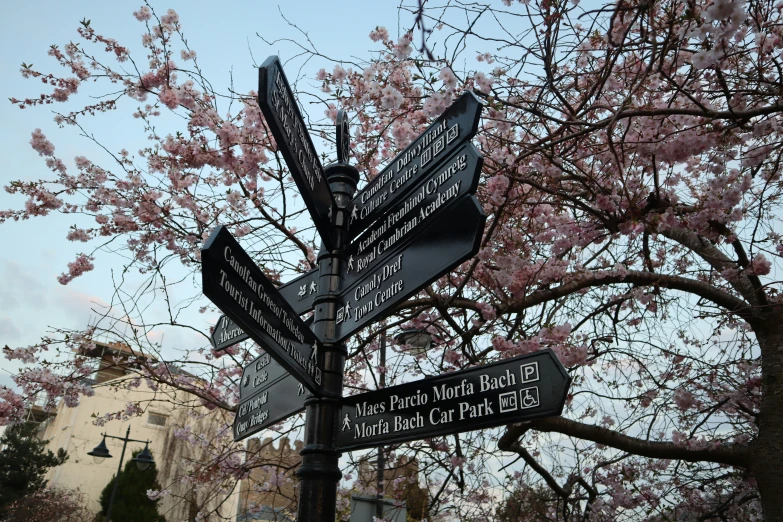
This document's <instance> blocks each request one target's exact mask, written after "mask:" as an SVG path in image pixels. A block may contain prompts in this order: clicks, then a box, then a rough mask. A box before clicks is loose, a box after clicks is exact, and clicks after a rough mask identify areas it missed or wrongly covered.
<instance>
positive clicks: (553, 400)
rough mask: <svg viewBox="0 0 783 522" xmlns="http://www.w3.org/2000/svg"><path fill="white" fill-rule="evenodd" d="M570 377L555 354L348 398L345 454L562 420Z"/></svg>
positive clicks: (545, 352) (341, 440) (343, 416)
mask: <svg viewBox="0 0 783 522" xmlns="http://www.w3.org/2000/svg"><path fill="white" fill-rule="evenodd" d="M570 383H571V378H570V376H569V375H568V373H567V372H566V370H565V368H563V365H562V364H561V363H560V361H559V360H558V359H557V357H556V356H555V354H554V353H553V352H552V350H549V349H547V350H541V351H538V352H535V353H531V354H528V355H521V356H519V357H514V358H513V359H508V360H506V361H500V362H497V363H492V364H487V365H485V366H479V367H477V368H471V369H468V370H462V371H458V372H454V373H449V374H444V375H439V376H437V377H428V378H426V379H421V380H419V381H415V382H409V383H406V384H401V385H399V386H393V387H391V388H384V389H381V390H377V391H372V392H367V393H362V394H359V395H354V396H352V397H346V398H344V399H343V404H342V410H341V413H340V435H339V443H338V447H339V448H340V449H341V450H343V451H347V450H356V449H361V448H371V447H376V446H381V445H384V444H391V443H396V442H406V441H411V440H418V439H425V438H432V437H439V436H443V435H449V434H452V433H460V432H463V431H471V430H476V429H480V428H490V427H494V426H501V425H503V424H508V423H511V422H520V421H524V420H530V419H537V418H541V417H550V416H554V415H560V413H561V412H562V411H563V405H564V404H565V400H566V396H567V394H568V387H569V385H570Z"/></svg>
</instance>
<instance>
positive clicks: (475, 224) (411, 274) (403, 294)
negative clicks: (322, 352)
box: [335, 196, 486, 342]
mask: <svg viewBox="0 0 783 522" xmlns="http://www.w3.org/2000/svg"><path fill="white" fill-rule="evenodd" d="M485 221H486V216H485V215H484V211H483V210H482V208H481V204H480V203H479V202H478V200H476V198H475V196H467V197H464V198H462V199H461V200H460V201H458V202H457V203H456V204H454V205H452V206H451V208H449V209H448V210H446V211H444V212H442V213H440V217H439V218H432V224H431V225H429V227H427V228H426V229H424V230H423V231H421V232H420V233H419V234H418V235H417V236H415V238H413V240H412V241H410V242H409V243H408V244H407V245H406V246H405V247H404V248H402V249H401V250H399V251H397V252H396V254H395V255H393V256H392V257H391V258H390V259H388V261H387V262H385V263H381V264H380V265H376V268H375V269H373V270H368V271H366V272H364V275H363V277H361V278H360V279H358V280H356V282H355V283H354V284H353V285H352V286H350V287H347V288H345V289H344V290H343V291H342V292H341V293H340V301H341V304H340V308H338V309H337V321H336V326H335V330H336V334H335V337H336V338H337V340H338V342H339V341H342V340H343V339H345V338H346V337H348V336H349V335H351V334H353V333H355V332H356V331H358V330H360V329H361V328H364V327H365V326H367V325H368V324H369V323H371V322H372V321H377V320H380V319H381V318H383V317H385V316H386V315H388V314H389V313H391V312H392V308H393V307H394V306H395V305H396V304H397V303H399V302H401V301H403V300H405V299H407V298H408V297H410V296H411V295H413V294H415V293H416V292H418V291H419V290H421V289H422V288H423V287H424V286H426V285H428V284H430V283H431V282H432V281H434V280H435V279H437V278H439V277H440V276H442V275H443V274H445V273H446V272H448V271H450V270H452V269H453V268H454V267H456V266H459V265H460V264H461V263H462V262H463V261H465V260H467V259H470V258H471V257H473V256H474V255H475V254H476V252H478V250H479V247H480V245H481V235H482V233H483V231H484V222H485Z"/></svg>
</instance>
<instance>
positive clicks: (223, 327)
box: [201, 56, 571, 522]
mask: <svg viewBox="0 0 783 522" xmlns="http://www.w3.org/2000/svg"><path fill="white" fill-rule="evenodd" d="M258 103H259V106H260V108H261V111H262V112H263V114H264V117H265V120H266V124H267V126H268V127H269V129H270V131H271V133H272V135H273V136H274V138H275V142H276V144H277V148H278V150H279V152H280V153H281V155H282V156H283V159H284V160H285V163H286V165H287V167H288V169H289V171H290V173H291V176H292V178H293V179H294V181H295V182H296V186H297V188H298V189H299V191H300V193H301V196H302V201H303V202H304V204H305V206H306V207H307V210H308V211H309V213H310V216H311V217H312V219H313V222H314V224H315V228H316V230H317V231H318V235H319V236H320V239H321V242H322V249H321V251H320V252H319V254H318V268H317V269H315V270H312V271H310V272H308V273H306V274H303V275H301V276H299V277H298V278H296V279H294V280H293V281H289V282H288V283H287V284H285V285H282V286H281V287H279V288H275V286H274V285H273V284H272V282H271V281H269V279H267V278H266V276H265V275H264V273H263V272H262V271H261V269H259V267H258V266H256V265H255V263H254V262H253V260H252V258H251V257H250V256H249V255H248V254H247V253H246V252H245V251H244V250H243V249H242V248H241V247H240V246H239V243H237V241H236V240H235V239H234V237H233V236H232V235H231V233H230V232H229V231H228V230H227V229H226V228H224V227H222V226H219V227H217V228H216V229H215V231H214V232H213V233H212V234H211V235H210V237H209V239H208V240H207V241H206V243H205V244H204V246H203V248H202V251H201V259H202V280H203V286H204V294H205V295H206V296H207V297H208V298H209V299H210V300H211V301H212V302H213V303H214V304H215V305H216V306H217V307H218V308H219V309H220V310H222V312H223V313H224V314H225V317H223V318H221V319H220V321H219V322H218V325H217V326H216V327H215V329H214V332H213V335H212V341H213V345H214V347H215V349H216V350H221V349H225V348H227V347H229V346H232V345H234V344H236V343H237V342H239V341H240V340H243V339H246V338H250V339H252V340H253V341H255V342H256V343H257V344H258V345H259V346H260V347H261V348H263V350H264V353H263V354H261V355H260V356H259V357H258V358H256V359H255V360H254V361H253V362H252V363H250V364H249V365H248V366H247V367H245V368H244V369H243V373H242V380H241V381H240V383H239V404H238V406H237V414H236V416H235V418H234V430H233V432H234V440H237V441H238V440H242V439H244V438H246V437H249V436H251V435H253V434H255V433H258V432H259V431H260V430H262V429H265V428H268V427H270V426H273V425H275V424H277V423H279V422H281V421H283V420H285V419H286V418H288V417H289V416H291V415H293V414H295V413H297V412H301V411H302V410H304V409H305V403H307V406H306V410H307V414H306V417H305V439H306V441H307V443H306V445H305V450H304V451H303V452H302V454H301V456H302V465H301V467H300V469H299V471H298V473H297V475H298V476H299V477H300V481H299V488H300V494H299V508H298V514H297V519H298V520H302V521H304V520H307V521H308V522H333V521H334V517H335V512H336V490H337V482H338V481H339V477H341V476H342V473H341V471H340V469H339V453H340V452H342V451H350V450H355V449H362V448H370V447H376V446H382V445H386V444H390V443H401V442H406V441H411V440H417V439H422V438H431V437H438V436H443V435H448V434H453V433H459V432H463V431H469V430H476V429H482V428H488V427H494V426H499V425H502V424H507V423H511V422H518V421H523V420H526V419H536V418H540V417H546V416H552V415H559V414H560V413H561V411H562V409H563V405H564V404H565V399H566V395H567V393H568V387H569V384H570V381H571V379H570V377H569V376H568V374H567V373H566V371H565V369H564V368H563V366H562V364H560V362H559V361H558V360H557V357H555V355H554V353H553V352H552V351H551V350H543V351H539V352H535V353H531V354H528V355H523V356H519V357H515V358H513V359H508V360H504V361H499V362H495V363H492V364H488V365H485V366H478V367H474V368H470V369H467V370H462V371H457V372H454V373H450V374H443V375H437V376H433V377H428V378H425V379H421V380H418V381H413V382H408V383H405V384H400V385H398V386H394V387H391V388H384V389H380V390H376V391H371V392H367V393H362V394H359V395H354V396H351V397H342V396H341V392H342V390H343V378H344V376H343V372H344V363H345V353H346V346H345V344H344V341H345V340H346V339H348V338H349V337H350V336H351V335H352V334H354V333H356V332H358V331H359V330H361V329H362V328H365V327H367V326H370V325H372V324H373V323H375V322H377V321H380V320H382V319H384V318H385V317H387V316H388V315H390V314H391V313H392V312H393V311H394V310H396V309H397V308H398V307H399V305H400V303H401V302H402V301H404V300H405V299H407V298H408V297H410V296H411V295H413V294H415V293H416V292H418V291H420V290H421V289H422V288H424V287H426V286H427V285H428V284H430V283H431V282H432V281H435V280H436V279H438V278H440V277H442V276H443V275H444V274H447V273H448V272H449V271H451V270H452V269H454V268H455V267H457V266H458V265H460V264H461V263H463V262H465V261H467V260H469V259H470V258H472V257H473V256H474V255H476V253H477V252H478V250H479V248H480V245H481V238H482V235H483V232H484V224H485V221H486V215H485V214H484V211H483V209H482V207H481V204H480V203H479V201H478V199H477V198H476V196H475V195H474V194H475V193H476V190H477V188H478V185H479V179H480V176H481V171H482V166H483V158H482V157H481V154H479V152H478V150H476V148H475V147H474V146H473V145H472V144H471V143H470V142H469V140H470V138H471V137H473V136H474V135H475V134H476V132H477V129H478V125H479V119H480V116H481V110H482V105H481V102H480V101H479V99H478V98H476V96H475V95H474V94H473V93H471V92H466V93H464V94H463V95H462V96H460V97H459V98H458V99H457V100H456V101H455V102H454V103H453V104H452V105H451V106H450V107H449V108H448V109H446V111H445V112H444V113H443V114H442V115H441V116H439V117H438V118H437V119H436V120H435V121H434V122H433V123H432V124H431V125H430V126H429V127H428V128H427V129H426V130H425V131H424V132H423V133H422V134H420V135H419V136H418V137H417V138H415V139H414V140H413V141H412V142H411V144H410V145H409V146H408V147H406V148H405V149H404V150H403V151H402V152H401V153H400V154H398V155H397V156H396V157H395V158H393V159H392V160H391V161H390V162H389V163H388V165H387V166H386V167H385V168H384V169H383V170H382V171H381V172H380V173H379V174H378V175H377V176H376V177H375V179H373V180H372V181H371V182H369V183H368V184H367V185H366V186H365V187H364V188H363V189H362V190H361V191H359V192H358V193H355V192H356V184H357V183H358V181H359V179H360V174H359V172H358V170H357V169H356V168H355V167H353V166H351V165H349V164H348V159H349V155H350V150H351V148H350V127H349V119H348V116H347V114H346V113H345V112H344V111H343V110H340V111H339V112H338V116H337V122H336V123H337V139H336V141H337V158H338V162H337V163H335V164H332V165H329V166H327V167H326V168H324V167H323V166H322V165H321V163H320V160H319V158H318V155H317V154H316V151H315V148H314V146H313V141H312V139H311V138H310V135H309V133H308V131H307V129H306V127H305V123H304V119H303V118H302V114H301V113H300V111H299V107H298V103H297V100H296V98H295V97H294V94H293V91H292V90H291V85H290V83H289V82H288V79H287V78H286V76H285V74H284V72H283V68H282V65H281V63H280V60H279V59H278V58H277V57H276V56H272V57H270V58H268V59H267V60H266V61H265V62H264V64H263V65H262V66H261V67H260V69H259V89H258ZM330 183H332V185H330ZM333 189H334V191H335V192H334V194H333V193H332V190H333ZM335 194H336V195H338V196H339V197H337V198H335ZM311 311H312V312H313V315H312V316H311V317H310V320H311V321H312V322H310V323H306V322H305V321H303V320H302V319H301V318H300V317H299V316H300V315H303V314H307V313H309V312H311ZM311 324H312V325H313V329H314V330H311V328H310V325H311ZM314 331H315V332H317V335H316V333H314ZM325 350H328V351H327V352H326V353H324V351H325Z"/></svg>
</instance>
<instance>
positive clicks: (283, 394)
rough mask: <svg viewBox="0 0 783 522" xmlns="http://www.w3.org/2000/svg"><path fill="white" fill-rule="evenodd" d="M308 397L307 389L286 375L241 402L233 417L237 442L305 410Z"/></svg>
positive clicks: (291, 376)
mask: <svg viewBox="0 0 783 522" xmlns="http://www.w3.org/2000/svg"><path fill="white" fill-rule="evenodd" d="M308 396H309V394H308V393H307V390H305V388H304V386H302V383H300V382H298V381H297V380H296V379H294V377H293V375H286V376H285V377H283V378H282V379H279V380H278V381H276V382H274V383H272V384H271V385H269V386H268V387H267V388H264V389H262V390H259V391H258V392H257V393H256V394H255V395H253V396H252V397H251V398H250V399H248V400H246V401H242V402H241V403H239V407H238V409H237V414H236V416H235V417H234V441H238V440H242V439H244V438H247V437H249V436H251V435H253V434H254V433H258V432H259V431H261V430H263V429H266V428H268V427H270V426H274V425H275V424H277V423H278V422H281V421H284V420H285V419H287V418H288V417H290V416H291V415H293V414H295V413H299V412H300V411H302V410H304V408H305V404H304V401H305V399H306V398H307V397H308Z"/></svg>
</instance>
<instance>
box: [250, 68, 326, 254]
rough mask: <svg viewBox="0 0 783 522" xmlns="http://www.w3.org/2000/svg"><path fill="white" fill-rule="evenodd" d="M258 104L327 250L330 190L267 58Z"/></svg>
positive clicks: (278, 71) (279, 72)
mask: <svg viewBox="0 0 783 522" xmlns="http://www.w3.org/2000/svg"><path fill="white" fill-rule="evenodd" d="M258 104H259V106H260V107H261V112H263V113H264V117H265V118H266V122H267V125H269V128H270V130H271V131H272V135H273V136H274V137H275V141H276V142H277V146H278V149H279V150H280V152H281V153H282V154H283V158H285V162H286V165H288V168H289V169H290V171H291V177H293V178H294V181H295V182H296V186H297V187H299V191H300V192H301V193H302V199H303V200H304V202H305V205H307V209H308V210H309V211H310V215H311V216H312V218H313V223H315V228H316V229H318V233H319V234H320V235H321V239H322V240H323V241H324V243H325V244H326V246H327V248H332V247H334V240H333V238H332V236H331V234H332V222H331V221H332V212H333V208H334V197H333V196H332V190H331V189H330V188H329V183H328V182H327V181H326V176H324V168H323V166H322V165H321V161H320V160H319V159H318V154H317V153H316V150H315V147H314V146H313V140H312V139H311V138H310V134H309V133H308V132H307V127H306V126H305V123H304V119H303V118H302V114H301V113H300V112H299V107H298V106H297V103H296V98H295V97H294V93H293V92H292V91H291V86H290V85H289V84H288V79H287V78H286V77H285V73H284V72H283V66H282V64H281V63H280V60H279V59H278V58H277V56H270V57H269V58H267V59H266V61H265V62H264V63H263V64H262V65H261V67H260V68H259V69H258Z"/></svg>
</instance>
